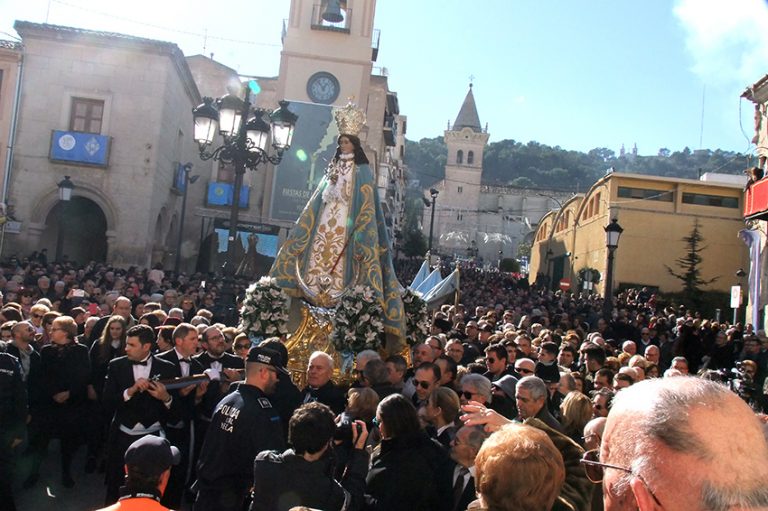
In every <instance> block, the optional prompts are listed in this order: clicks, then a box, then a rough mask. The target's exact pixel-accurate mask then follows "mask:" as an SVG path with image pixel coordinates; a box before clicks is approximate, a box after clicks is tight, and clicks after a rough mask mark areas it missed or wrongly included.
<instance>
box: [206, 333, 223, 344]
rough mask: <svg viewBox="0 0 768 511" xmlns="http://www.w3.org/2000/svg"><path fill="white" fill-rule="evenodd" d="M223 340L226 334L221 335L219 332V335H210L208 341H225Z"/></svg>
mask: <svg viewBox="0 0 768 511" xmlns="http://www.w3.org/2000/svg"><path fill="white" fill-rule="evenodd" d="M223 340H224V336H223V335H221V334H219V335H212V336H211V337H208V342H211V341H223Z"/></svg>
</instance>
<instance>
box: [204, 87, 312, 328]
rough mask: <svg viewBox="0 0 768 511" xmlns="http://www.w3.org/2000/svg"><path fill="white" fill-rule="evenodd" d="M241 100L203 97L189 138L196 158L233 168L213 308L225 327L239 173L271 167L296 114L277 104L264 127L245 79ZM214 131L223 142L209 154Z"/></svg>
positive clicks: (232, 306)
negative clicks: (224, 249)
mask: <svg viewBox="0 0 768 511" xmlns="http://www.w3.org/2000/svg"><path fill="white" fill-rule="evenodd" d="M244 89H245V92H244V98H243V99H240V98H238V97H237V96H234V95H231V94H227V95H225V96H223V97H221V98H218V99H216V100H214V99H213V98H209V97H206V98H204V99H203V103H202V104H200V105H198V106H197V107H196V108H194V109H193V110H192V115H193V116H194V123H195V127H194V139H195V142H197V144H198V146H199V148H200V159H202V160H210V159H213V160H214V161H220V162H222V163H228V164H232V165H234V167H235V183H234V188H233V191H232V208H231V210H230V215H229V234H228V236H227V239H228V243H227V260H226V262H225V263H224V266H223V268H222V269H223V273H224V279H223V283H222V284H223V285H222V289H221V297H220V304H219V316H221V317H223V318H224V319H225V322H226V323H227V325H233V324H234V323H235V320H236V316H237V302H236V297H235V289H234V280H235V278H234V276H235V266H236V261H235V257H236V253H237V252H236V244H237V224H238V215H239V213H240V191H241V189H242V186H243V175H245V169H251V170H257V168H258V167H259V165H261V164H262V163H267V162H268V163H271V164H273V165H277V164H278V163H280V161H281V160H282V158H283V153H284V152H285V151H286V150H287V149H288V148H289V147H290V146H291V140H292V138H293V131H294V129H295V127H296V121H297V120H298V116H297V115H296V114H294V113H293V112H291V111H289V110H288V102H287V101H285V100H283V101H280V107H279V108H278V109H276V110H275V111H273V112H272V113H270V114H269V116H268V117H269V124H267V123H266V121H265V120H264V117H265V116H266V115H267V112H266V111H265V110H262V109H258V108H257V109H254V108H251V90H252V89H253V90H257V91H258V84H257V83H256V82H255V81H254V80H251V81H250V82H248V86H247V87H245V88H244ZM217 131H218V133H219V135H221V136H222V138H223V140H224V142H223V144H222V145H220V146H219V147H217V148H216V149H214V150H212V151H210V152H209V151H208V147H209V146H210V145H211V144H212V143H213V140H214V138H215V136H216V132H217ZM270 134H271V139H272V148H273V149H274V150H275V152H276V154H275V155H273V156H270V155H269V154H268V153H267V140H268V138H269V137H270Z"/></svg>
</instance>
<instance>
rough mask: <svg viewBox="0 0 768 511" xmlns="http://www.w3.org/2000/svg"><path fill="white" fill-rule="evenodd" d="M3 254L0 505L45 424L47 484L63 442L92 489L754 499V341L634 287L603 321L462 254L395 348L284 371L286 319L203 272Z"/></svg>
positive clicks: (112, 493)
mask: <svg viewBox="0 0 768 511" xmlns="http://www.w3.org/2000/svg"><path fill="white" fill-rule="evenodd" d="M417 269H418V265H417V264H416V263H415V262H413V263H411V264H406V265H401V266H400V268H398V270H399V271H400V279H401V282H404V283H407V282H410V279H411V278H412V275H413V274H414V273H415V271H416V270H417ZM447 269H448V268H446V270H447ZM0 270H2V275H1V276H0V292H2V300H3V302H2V308H0V339H2V343H0V431H2V434H0V441H2V445H1V446H0V509H14V507H13V494H14V491H25V490H27V489H29V488H32V487H34V486H35V485H36V484H38V480H39V477H40V469H41V468H40V467H41V463H42V461H43V459H44V457H45V456H47V455H48V453H47V451H48V449H47V447H48V444H49V442H50V441H51V439H54V438H55V439H58V440H59V442H60V446H61V447H60V457H61V459H60V470H61V474H60V475H61V484H62V486H64V487H73V486H76V485H77V484H78V470H74V469H73V466H72V465H73V459H74V457H75V453H76V452H77V451H78V449H83V450H84V451H85V453H86V456H85V460H86V462H85V466H84V467H83V470H85V471H86V472H92V473H93V472H99V473H103V474H104V481H105V489H104V495H105V505H107V506H108V508H106V509H121V506H123V505H125V506H127V505H128V504H129V503H130V502H131V501H132V500H133V499H144V500H145V501H146V504H147V506H151V507H147V508H151V509H167V508H173V509H193V510H194V511H206V510H224V511H226V510H230V509H231V510H233V511H242V510H243V509H251V510H254V511H256V510H283V509H285V510H288V509H292V508H300V507H306V508H311V509H322V510H338V509H348V510H355V509H357V510H408V509H412V510H448V511H461V510H465V509H490V510H513V509H514V510H517V509H520V510H523V509H525V510H546V509H576V510H591V509H603V506H604V505H605V509H638V508H639V509H652V508H654V506H656V507H657V508H662V507H664V506H663V505H662V503H664V505H665V506H666V507H667V508H680V509H682V508H685V509H730V508H740V509H759V508H764V507H768V490H765V487H764V483H763V482H764V480H765V476H766V475H768V456H766V454H768V446H767V445H766V435H765V429H764V426H762V425H761V419H762V418H764V416H763V415H762V414H761V412H762V411H763V407H764V406H765V404H766V396H765V390H764V383H765V381H766V376H768V352H767V351H766V341H768V338H766V337H765V335H764V334H763V333H762V332H756V331H755V330H754V328H753V327H752V325H748V324H747V325H741V324H736V325H730V324H723V323H718V322H716V321H712V320H708V319H704V318H702V317H701V316H700V315H699V314H698V313H697V312H696V311H690V310H687V309H686V308H685V307H684V306H674V305H669V306H664V307H662V306H660V305H659V300H658V298H657V296H656V295H654V294H653V293H651V292H649V291H648V290H647V289H639V290H629V291H626V292H623V293H621V294H618V295H617V296H616V297H615V304H614V308H613V310H614V314H613V317H612V318H608V320H606V319H605V318H603V317H602V310H603V303H602V299H601V298H600V297H598V296H595V295H588V296H578V295H574V294H571V293H562V292H552V291H548V290H542V289H535V288H530V287H529V286H528V285H527V284H526V283H525V282H524V281H520V280H517V279H516V278H514V276H512V275H509V274H505V273H501V272H498V271H493V270H482V269H477V268H474V267H472V266H471V265H470V264H466V265H465V266H464V267H462V276H461V296H460V299H459V301H458V302H456V303H454V304H452V305H451V304H446V305H443V306H442V307H441V308H440V309H439V310H437V311H435V312H434V313H433V315H432V326H431V331H430V335H429V336H428V337H427V338H426V339H425V340H424V342H423V343H420V344H417V345H415V346H412V347H411V350H410V352H409V354H408V356H403V354H393V353H390V354H388V355H384V354H383V353H378V352H375V351H364V352H362V353H359V354H358V355H357V357H356V365H355V368H354V372H353V373H352V374H351V375H348V376H349V377H350V378H352V380H351V381H334V380H333V376H334V359H333V357H331V356H329V355H328V354H326V353H323V352H315V353H313V354H312V355H311V357H310V358H309V363H308V366H307V369H306V374H305V375H304V376H305V381H306V384H305V385H302V388H300V387H298V386H297V385H296V384H295V383H294V382H293V381H292V379H291V377H290V375H289V373H288V371H287V370H286V365H287V360H288V353H287V351H286V348H285V346H284V344H283V342H284V340H285V339H280V338H271V339H267V340H264V341H262V342H261V343H260V344H258V345H254V343H253V342H252V341H251V339H250V338H249V337H248V336H247V335H246V334H245V333H242V332H239V331H238V330H237V328H236V325H231V324H229V325H227V324H223V323H222V322H221V318H220V317H219V315H218V311H220V310H221V308H220V306H219V305H220V304H219V303H218V297H219V294H220V287H219V286H218V285H217V281H216V279H215V278H213V277H212V276H210V275H202V274H194V275H185V274H179V275H174V274H166V273H165V272H164V271H163V269H162V268H160V267H156V268H153V269H151V270H150V269H138V268H129V269H118V268H110V267H108V266H106V265H99V264H91V265H88V266H86V267H82V268H79V267H74V266H72V265H70V264H48V262H47V261H46V260H45V256H44V254H35V255H34V256H33V257H30V258H28V259H24V260H16V259H12V260H9V261H5V262H4V263H3V264H2V267H1V268H0ZM445 273H446V272H444V274H445ZM246 285H247V283H245V282H241V283H240V285H239V289H240V290H242V289H244V288H245V286H246ZM336 374H338V373H336ZM763 422H765V421H763ZM734 431H739V439H738V441H737V442H735V444H736V445H734V442H726V440H725V438H726V435H729V434H731V433H732V432H734ZM691 467H695V468H691ZM78 468H79V467H78ZM745 468H746V470H744V469H745ZM16 482H18V483H16ZM601 483H602V484H601ZM18 486H21V488H19V487H18ZM126 508H127V507H126Z"/></svg>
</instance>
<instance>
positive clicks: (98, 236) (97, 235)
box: [41, 195, 109, 264]
mask: <svg viewBox="0 0 768 511" xmlns="http://www.w3.org/2000/svg"><path fill="white" fill-rule="evenodd" d="M41 241H42V244H41V246H44V247H45V248H48V249H49V254H50V255H51V256H53V258H54V260H55V261H62V260H64V259H61V258H67V259H68V260H70V261H77V262H79V263H81V264H83V263H86V262H87V261H98V262H103V261H106V260H107V255H108V249H109V247H108V239H107V219H106V215H105V214H104V211H103V210H102V209H101V207H100V206H99V205H98V204H97V203H96V202H95V201H93V200H91V199H89V198H86V197H83V196H82V195H81V196H77V195H75V196H73V197H72V199H71V200H70V201H69V202H57V203H56V205H55V206H54V207H53V208H51V210H50V211H49V213H48V216H47V217H46V220H45V228H44V230H43V231H42V235H41ZM60 257H61V258H60Z"/></svg>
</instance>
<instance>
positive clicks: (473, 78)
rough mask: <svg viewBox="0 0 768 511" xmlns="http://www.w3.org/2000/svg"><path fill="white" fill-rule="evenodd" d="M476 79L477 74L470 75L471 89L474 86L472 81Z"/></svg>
mask: <svg viewBox="0 0 768 511" xmlns="http://www.w3.org/2000/svg"><path fill="white" fill-rule="evenodd" d="M474 81H475V75H469V88H470V89H471V88H472V85H473V83H472V82H474Z"/></svg>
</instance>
